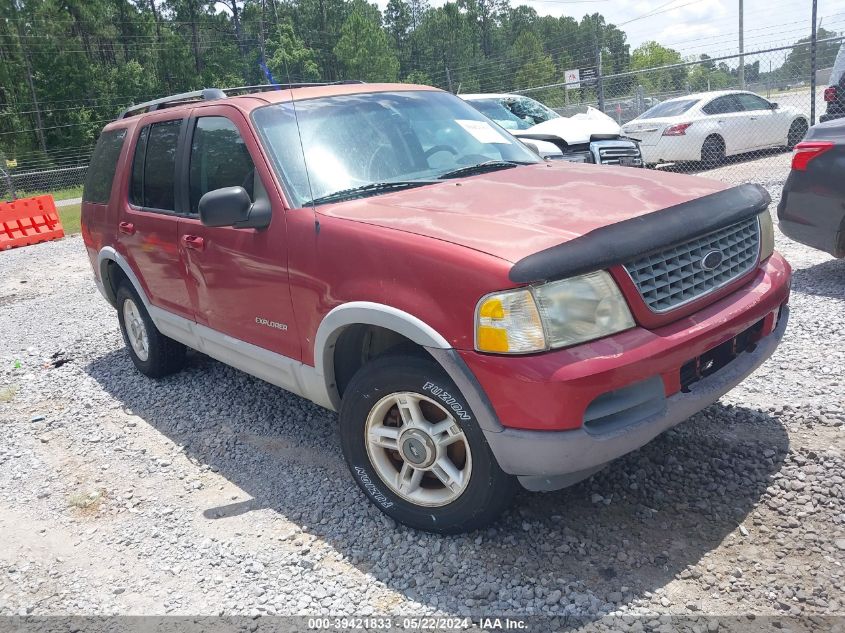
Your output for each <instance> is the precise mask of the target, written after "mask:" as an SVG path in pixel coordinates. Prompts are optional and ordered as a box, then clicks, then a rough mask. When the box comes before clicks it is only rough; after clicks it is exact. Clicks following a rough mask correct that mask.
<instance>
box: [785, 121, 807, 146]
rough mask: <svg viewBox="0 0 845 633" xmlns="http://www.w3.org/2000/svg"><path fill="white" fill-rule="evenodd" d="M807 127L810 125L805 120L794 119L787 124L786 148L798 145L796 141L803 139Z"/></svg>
mask: <svg viewBox="0 0 845 633" xmlns="http://www.w3.org/2000/svg"><path fill="white" fill-rule="evenodd" d="M809 129H810V126H809V125H808V124H807V121H806V120H804V119H795V120H794V121H793V122H792V125H790V126H789V134H787V136H786V148H787V149H789V150H791V149H793V148H794V147H795V146H796V145H798V143H800V142H801V141H802V140H804V136H805V135H806V134H807V130H809Z"/></svg>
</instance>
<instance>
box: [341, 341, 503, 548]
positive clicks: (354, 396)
mask: <svg viewBox="0 0 845 633" xmlns="http://www.w3.org/2000/svg"><path fill="white" fill-rule="evenodd" d="M340 436H341V445H342V447H343V454H344V457H345V458H346V462H347V464H348V465H349V469H350V471H351V472H352V476H353V478H354V479H355V481H356V483H357V484H358V486H360V488H361V489H362V490H363V491H364V493H365V494H366V495H367V497H369V499H370V501H371V502H372V503H374V504H375V505H376V507H378V509H379V510H381V511H382V512H384V513H385V514H386V515H388V516H389V517H391V518H393V519H395V520H396V521H398V522H400V523H403V524H405V525H407V526H409V527H412V528H416V529H420V530H426V531H429V532H437V533H440V534H455V533H459V532H465V531H469V530H474V529H478V528H481V527H484V526H486V525H488V524H489V523H491V522H492V521H494V520H495V519H496V518H497V517H498V516H499V515H500V514H501V513H502V512H503V511H504V510H505V509H506V508H507V507H508V506H509V505H510V502H511V500H512V498H513V495H514V493H515V491H516V489H517V483H516V479H515V478H514V477H512V476H510V475H507V474H506V473H505V472H504V471H502V469H501V468H499V465H498V463H497V462H496V458H495V457H494V456H493V453H492V452H491V451H490V447H489V445H488V444H487V440H486V439H485V437H484V433H483V432H482V431H481V428H480V427H479V426H478V424H477V423H476V421H475V418H474V416H473V414H472V412H471V411H470V408H469V406H468V405H467V403H466V400H465V398H464V397H463V395H462V394H461V393H460V391H459V390H458V388H457V387H456V386H455V384H454V383H453V382H452V381H451V379H450V378H449V377H448V375H447V374H446V373H445V372H444V371H443V370H442V369H441V368H440V366H439V365H437V364H436V363H435V362H434V361H433V360H430V359H427V358H422V357H417V356H409V355H385V356H382V357H380V358H377V359H375V360H373V361H371V362H369V363H367V364H366V365H365V366H364V367H363V368H362V369H361V370H360V371H358V373H356V374H355V376H354V377H353V378H352V381H351V382H350V383H349V386H348V387H347V388H346V391H345V392H344V395H343V403H342V405H341V409H340Z"/></svg>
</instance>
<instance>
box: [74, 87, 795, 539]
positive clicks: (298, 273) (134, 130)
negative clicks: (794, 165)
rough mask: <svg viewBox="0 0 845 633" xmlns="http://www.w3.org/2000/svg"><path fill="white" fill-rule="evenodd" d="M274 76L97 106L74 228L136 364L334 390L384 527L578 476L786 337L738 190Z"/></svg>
mask: <svg viewBox="0 0 845 633" xmlns="http://www.w3.org/2000/svg"><path fill="white" fill-rule="evenodd" d="M276 88H277V89H276V90H271V91H260V90H259V89H257V88H254V89H249V90H245V89H235V90H229V91H224V90H218V89H209V90H204V91H202V92H196V93H188V94H182V95H176V96H174V97H170V98H167V99H161V100H158V101H154V102H150V103H146V104H142V105H140V106H137V107H134V108H132V109H130V110H129V111H127V112H125V113H124V114H123V115H121V117H120V118H119V119H118V120H117V121H114V122H113V123H110V124H109V125H108V126H106V128H105V130H104V131H103V133H102V135H101V137H100V140H99V142H98V144H97V148H96V151H95V153H94V156H93V159H92V163H91V168H90V172H89V174H88V179H87V182H86V186H85V194H84V203H83V216H82V220H83V232H84V238H85V244H86V247H87V249H88V254H89V256H90V259H91V264H92V266H93V268H94V274H95V277H96V279H97V284H98V285H99V287H100V290H101V292H102V293H103V295H104V296H105V297H106V299H107V300H108V301H109V303H111V304H112V305H113V306H114V307H115V308H116V309H117V315H118V319H119V320H120V327H121V330H122V332H123V337H124V339H125V341H126V344H127V350H128V352H129V354H130V355H131V357H132V360H133V362H134V363H135V366H136V367H137V368H138V370H139V371H141V372H142V373H144V374H146V375H148V376H151V377H153V378H157V377H160V376H164V375H165V374H168V373H171V372H174V371H176V370H178V369H179V368H180V367H181V366H182V363H183V359H184V356H185V349H186V347H191V348H193V349H196V350H199V351H200V352H203V353H205V354H207V355H209V356H211V357H213V358H216V359H218V360H221V361H222V362H224V363H228V364H230V365H232V366H234V367H237V368H239V369H241V370H243V371H246V372H248V373H250V374H252V375H254V376H258V377H259V378H262V379H264V380H267V381H269V382H271V383H273V384H276V385H278V386H280V387H283V388H285V389H287V390H289V391H292V392H294V393H296V394H299V395H301V396H303V397H305V398H308V399H310V400H312V401H313V402H316V403H318V404H320V405H322V406H324V407H326V408H328V409H332V410H335V411H339V417H340V434H341V439H342V446H343V452H344V455H345V457H346V460H347V461H348V464H349V468H350V470H351V472H352V475H353V477H354V479H355V481H356V482H357V483H358V485H359V486H360V487H361V489H362V490H363V491H364V493H365V494H366V495H367V496H368V497H369V498H370V499H371V500H372V502H373V503H375V504H376V505H377V506H378V507H379V509H381V510H382V511H384V512H385V513H386V514H388V515H390V516H391V517H393V518H394V519H396V520H398V521H400V522H402V523H405V524H407V525H410V526H413V527H416V528H421V529H425V530H431V531H435V532H458V531H463V530H469V529H473V528H477V527H479V526H482V525H484V524H486V523H488V522H490V521H491V520H493V519H494V518H495V517H496V516H497V515H498V514H499V513H500V512H501V511H502V510H503V509H504V508H505V507H506V506H507V505H508V503H509V501H510V499H511V497H512V495H513V493H514V492H515V490H516V489H517V487H518V486H517V483H519V484H521V485H522V486H523V487H525V488H528V489H529V490H553V489H557V488H561V487H563V486H565V485H569V484H571V483H573V482H575V481H577V480H579V479H582V478H584V477H586V476H588V475H589V474H591V473H593V472H595V471H596V470H598V469H599V468H601V467H602V466H603V465H605V464H607V463H608V462H609V461H611V460H612V459H614V458H616V457H619V456H620V455H623V454H625V453H627V452H629V451H632V450H634V449H636V448H638V447H640V446H642V445H643V444H645V443H646V442H648V441H649V440H651V439H652V438H654V437H655V436H656V435H658V434H659V433H661V432H662V431H665V430H666V429H668V428H670V427H671V426H673V425H676V424H678V423H679V422H681V421H683V420H685V419H686V418H687V417H689V416H690V415H692V414H693V413H695V412H696V411H699V410H700V409H702V408H704V407H705V406H707V405H708V404H710V403H712V402H713V401H715V400H716V399H717V398H719V396H721V395H722V394H724V393H725V392H727V391H728V390H730V389H731V388H732V387H733V386H735V385H736V384H737V383H739V382H740V381H741V380H742V379H743V378H744V377H745V376H747V375H748V374H749V373H751V372H752V371H753V370H754V369H755V368H757V367H758V366H759V365H760V364H761V363H762V362H763V361H764V360H765V359H766V358H768V357H769V356H770V355H771V354H772V352H773V351H774V349H775V347H776V346H777V344H778V342H779V341H780V339H781V337H782V336H783V332H784V329H785V328H786V322H787V315H788V308H787V300H788V297H789V285H790V267H789V265H788V264H787V262H786V261H785V260H784V259H783V258H782V257H781V256H780V255H779V254H777V253H775V252H774V250H773V249H774V239H773V232H772V222H771V218H770V216H769V213H768V210H767V207H768V204H769V196H768V195H767V194H766V192H765V191H764V190H763V189H762V188H760V187H757V186H756V185H743V186H740V187H734V188H728V187H725V186H724V185H722V184H720V183H718V182H713V181H710V180H704V179H701V178H695V177H689V176H682V175H674V174H666V173H661V172H655V171H646V170H642V169H631V168H627V167H607V166H603V167H599V166H593V165H582V164H574V163H566V162H560V161H558V162H545V161H543V160H542V159H540V158H539V157H538V156H537V155H536V154H534V153H532V152H531V151H530V150H528V149H527V148H526V147H525V146H524V145H522V144H521V143H520V142H519V141H518V140H517V139H515V138H514V137H512V136H511V135H510V134H508V132H507V131H505V130H503V129H502V128H500V127H498V126H497V125H496V124H495V123H493V122H492V121H490V120H489V119H487V118H485V117H484V116H483V115H482V114H480V113H479V112H477V111H476V110H475V109H474V108H472V106H470V105H469V104H467V103H465V102H463V101H462V100H460V99H458V98H457V97H455V96H453V95H451V94H448V93H445V92H442V91H439V90H436V89H433V88H428V87H424V86H412V85H401V84H334V85H298V86H284V87H281V86H277V87H276ZM245 93H246V94H245Z"/></svg>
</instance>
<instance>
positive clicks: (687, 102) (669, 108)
mask: <svg viewBox="0 0 845 633" xmlns="http://www.w3.org/2000/svg"><path fill="white" fill-rule="evenodd" d="M696 103H698V99H683V100H681V101H664V102H663V103H658V104H657V105H656V106H654V107H652V108H649V109H648V110H646V111H645V112H643V113H642V114H641V115H640V116H638V117H637V118H638V119H660V118H663V117H669V116H680V115H681V114H683V113H684V112H686V111H687V110H689V109H690V108H691V107H692V106H694V105H695V104H696Z"/></svg>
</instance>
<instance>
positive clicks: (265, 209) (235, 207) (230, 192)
mask: <svg viewBox="0 0 845 633" xmlns="http://www.w3.org/2000/svg"><path fill="white" fill-rule="evenodd" d="M199 212H200V221H201V222H202V223H203V224H204V225H205V226H231V227H234V228H236V229H263V228H266V227H267V226H268V225H269V224H270V217H271V215H272V214H271V210H270V202H269V200H257V201H256V202H253V201H252V200H250V199H249V194H248V193H247V192H246V189H244V188H243V187H223V188H222V189H214V190H213V191H209V192H208V193H206V194H205V195H204V196H203V197H202V198H200V203H199Z"/></svg>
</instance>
